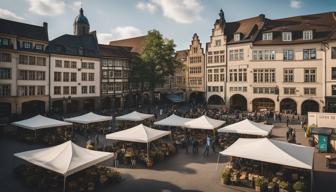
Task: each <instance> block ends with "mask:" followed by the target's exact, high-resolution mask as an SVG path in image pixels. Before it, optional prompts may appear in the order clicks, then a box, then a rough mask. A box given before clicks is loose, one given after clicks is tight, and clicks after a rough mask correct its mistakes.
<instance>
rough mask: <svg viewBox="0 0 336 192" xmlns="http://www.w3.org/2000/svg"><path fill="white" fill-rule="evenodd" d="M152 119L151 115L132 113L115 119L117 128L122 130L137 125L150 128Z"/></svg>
mask: <svg viewBox="0 0 336 192" xmlns="http://www.w3.org/2000/svg"><path fill="white" fill-rule="evenodd" d="M153 117H154V115H153V114H146V113H140V112H137V111H133V112H131V113H128V114H125V115H121V116H118V117H116V120H117V121H118V125H119V126H118V127H119V128H120V129H122V130H123V129H127V128H128V127H133V126H136V125H138V124H139V123H142V124H145V125H147V126H150V125H151V124H152V122H153Z"/></svg>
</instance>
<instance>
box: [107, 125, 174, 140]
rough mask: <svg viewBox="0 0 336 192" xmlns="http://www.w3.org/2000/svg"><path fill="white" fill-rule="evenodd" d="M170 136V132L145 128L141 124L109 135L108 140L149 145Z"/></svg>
mask: <svg viewBox="0 0 336 192" xmlns="http://www.w3.org/2000/svg"><path fill="white" fill-rule="evenodd" d="M169 134H170V131H161V130H157V129H152V128H150V127H146V126H144V125H143V124H140V125H137V126H135V127H132V128H129V129H126V130H123V131H118V132H115V133H110V134H107V135H106V139H112V140H120V141H131V142H138V143H149V142H151V141H154V140H156V139H159V138H161V137H164V136H166V135H169Z"/></svg>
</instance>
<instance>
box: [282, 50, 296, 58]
mask: <svg viewBox="0 0 336 192" xmlns="http://www.w3.org/2000/svg"><path fill="white" fill-rule="evenodd" d="M283 59H284V60H293V59H294V51H293V50H285V51H284V52H283Z"/></svg>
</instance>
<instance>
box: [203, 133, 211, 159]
mask: <svg viewBox="0 0 336 192" xmlns="http://www.w3.org/2000/svg"><path fill="white" fill-rule="evenodd" d="M210 145H211V139H210V137H209V135H208V136H207V138H206V142H205V150H204V154H203V155H204V156H209V149H210Z"/></svg>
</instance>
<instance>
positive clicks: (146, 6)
mask: <svg viewBox="0 0 336 192" xmlns="http://www.w3.org/2000/svg"><path fill="white" fill-rule="evenodd" d="M136 8H137V9H139V10H141V11H147V12H149V13H151V14H153V13H154V12H155V11H156V9H157V7H156V6H155V5H154V4H152V3H143V2H138V3H137V5H136Z"/></svg>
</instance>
